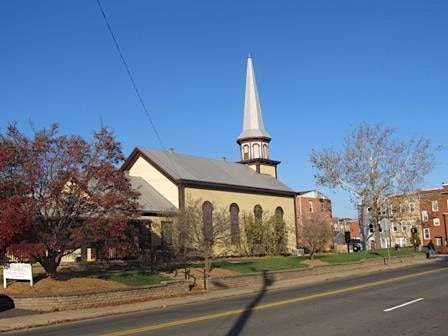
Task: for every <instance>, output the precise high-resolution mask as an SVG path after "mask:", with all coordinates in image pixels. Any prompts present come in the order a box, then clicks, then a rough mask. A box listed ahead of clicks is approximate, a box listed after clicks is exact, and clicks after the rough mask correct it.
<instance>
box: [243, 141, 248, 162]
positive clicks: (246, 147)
mask: <svg viewBox="0 0 448 336" xmlns="http://www.w3.org/2000/svg"><path fill="white" fill-rule="evenodd" d="M243 160H249V145H243Z"/></svg>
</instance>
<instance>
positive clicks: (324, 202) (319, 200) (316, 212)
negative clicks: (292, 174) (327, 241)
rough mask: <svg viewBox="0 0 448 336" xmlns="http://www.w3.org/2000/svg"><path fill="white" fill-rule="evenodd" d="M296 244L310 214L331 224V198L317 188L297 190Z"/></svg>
mask: <svg viewBox="0 0 448 336" xmlns="http://www.w3.org/2000/svg"><path fill="white" fill-rule="evenodd" d="M295 207H296V227H297V244H298V245H299V241H300V237H301V234H302V228H303V226H304V225H305V222H306V221H307V220H308V219H310V218H311V217H312V216H319V217H320V218H322V219H324V220H325V221H328V226H329V227H330V226H331V225H332V209H331V200H330V199H329V198H328V197H327V196H325V195H324V194H322V193H320V192H319V191H317V190H310V191H303V192H298V193H297V194H296V197H295Z"/></svg>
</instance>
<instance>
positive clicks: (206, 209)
mask: <svg viewBox="0 0 448 336" xmlns="http://www.w3.org/2000/svg"><path fill="white" fill-rule="evenodd" d="M202 224H203V225H204V227H203V230H204V231H203V232H204V241H205V243H206V244H207V245H209V246H210V245H211V243H212V240H213V205H212V204H211V203H210V202H209V201H205V202H204V203H202Z"/></svg>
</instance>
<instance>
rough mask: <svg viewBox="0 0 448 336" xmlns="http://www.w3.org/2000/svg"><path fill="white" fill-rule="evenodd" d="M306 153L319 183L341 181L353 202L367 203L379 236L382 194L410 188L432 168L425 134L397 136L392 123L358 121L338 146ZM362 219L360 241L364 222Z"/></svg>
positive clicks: (337, 184) (337, 183)
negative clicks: (408, 137) (407, 138)
mask: <svg viewBox="0 0 448 336" xmlns="http://www.w3.org/2000/svg"><path fill="white" fill-rule="evenodd" d="M310 159H311V162H312V164H313V166H314V167H315V168H317V169H318V171H319V172H318V174H317V175H316V176H315V178H316V182H317V183H318V184H319V185H322V186H327V187H331V188H335V187H340V188H342V189H344V190H346V191H348V192H349V193H350V194H351V195H352V201H353V202H354V203H355V204H356V206H359V207H361V209H366V208H369V210H370V211H369V215H370V218H371V221H372V224H373V225H374V227H375V242H379V241H380V233H379V228H378V226H379V223H380V220H381V218H382V211H383V209H384V208H385V204H386V202H387V198H388V197H389V196H391V195H398V194H408V193H410V192H412V191H413V190H415V188H416V186H417V185H418V184H419V183H420V182H421V181H422V179H423V177H424V176H425V175H427V174H428V173H429V172H430V171H431V170H432V168H433V165H434V150H433V148H432V146H431V141H430V140H429V139H425V138H422V137H413V138H411V139H410V140H409V141H402V140H397V139H396V138H394V130H393V129H391V128H388V127H384V126H381V125H373V126H370V125H365V124H361V125H359V126H358V127H356V128H355V129H354V130H353V131H352V132H351V133H350V134H349V136H347V137H346V138H345V141H344V146H343V150H342V151H341V152H338V151H336V150H334V149H332V148H327V149H324V150H322V151H316V150H313V151H312V153H311V157H310ZM361 225H362V228H361V229H362V230H361V231H362V235H363V240H364V243H365V242H366V225H367V223H362V224H361Z"/></svg>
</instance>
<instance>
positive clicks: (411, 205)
mask: <svg viewBox="0 0 448 336" xmlns="http://www.w3.org/2000/svg"><path fill="white" fill-rule="evenodd" d="M409 212H410V213H415V203H409Z"/></svg>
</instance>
